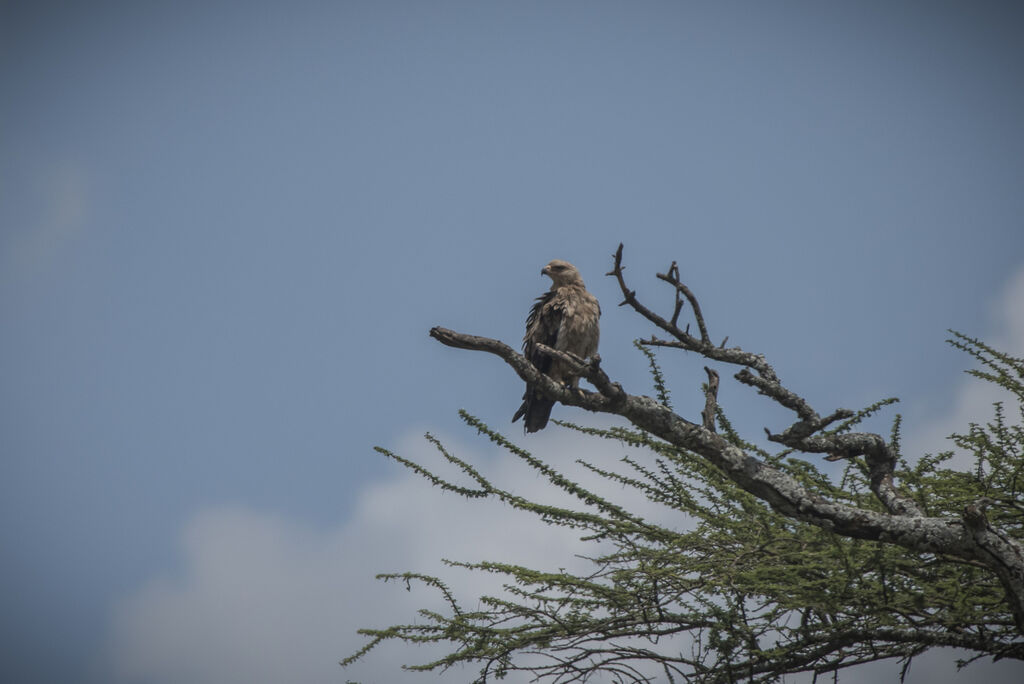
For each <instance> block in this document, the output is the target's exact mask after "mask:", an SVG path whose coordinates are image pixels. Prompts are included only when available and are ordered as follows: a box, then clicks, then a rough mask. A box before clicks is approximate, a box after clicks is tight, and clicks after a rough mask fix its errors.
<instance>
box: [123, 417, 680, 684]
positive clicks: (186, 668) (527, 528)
mask: <svg viewBox="0 0 1024 684" xmlns="http://www.w3.org/2000/svg"><path fill="white" fill-rule="evenodd" d="M578 439H579V438H578V436H577V435H575V433H571V434H567V432H566V431H564V430H558V429H557V428H555V429H551V430H549V431H547V432H545V433H542V434H541V435H540V436H538V437H535V438H531V439H529V440H524V442H526V443H527V444H528V445H529V446H530V447H531V448H535V449H536V453H537V454H538V455H544V457H546V458H547V459H549V460H550V461H553V462H557V463H559V464H563V465H564V464H568V463H570V462H571V461H572V460H573V459H574V458H576V457H578V456H579V455H581V454H580V442H579V441H578ZM444 441H445V443H446V445H449V446H450V447H451V448H453V450H454V453H456V454H457V455H459V456H462V457H467V458H469V459H470V461H471V462H472V463H474V465H480V466H482V471H484V474H485V476H486V477H489V478H492V481H495V482H501V483H502V484H503V485H504V486H506V487H507V488H510V489H511V490H512V491H514V492H515V493H517V494H522V495H525V496H530V497H536V498H539V499H541V500H543V499H545V498H547V499H548V500H549V501H558V502H559V503H560V504H561V505H565V504H566V501H565V496H564V493H563V494H561V495H559V494H558V493H557V490H553V489H552V488H551V487H550V486H549V485H547V484H546V482H545V481H544V480H543V479H542V478H541V477H540V476H538V475H537V474H536V473H535V472H534V471H533V470H531V469H530V468H528V467H526V466H525V465H524V464H522V463H521V462H520V461H519V460H518V459H516V458H514V457H513V456H511V455H509V454H508V453H506V452H489V453H482V452H483V451H484V450H483V449H481V448H480V445H477V446H475V447H466V446H464V445H460V444H459V441H458V440H454V439H445V440H444ZM584 444H586V445H587V447H588V449H587V451H586V454H585V457H586V458H587V459H588V460H590V461H591V462H594V463H597V464H601V465H604V466H609V465H611V464H612V463H613V462H614V461H616V460H617V459H619V458H620V457H621V456H622V454H623V449H622V448H620V447H619V446H618V445H616V444H614V443H611V442H606V441H604V440H599V439H592V440H587V441H586V442H584ZM398 451H399V453H401V454H402V455H403V456H406V457H410V458H413V459H415V460H417V461H418V462H421V463H424V464H430V465H431V466H432V467H437V468H438V469H441V470H445V471H446V472H449V473H450V469H445V468H442V467H441V466H439V465H438V464H439V462H440V456H439V454H437V452H436V451H434V449H433V447H431V446H430V445H429V444H427V443H426V442H425V441H424V440H423V439H422V438H419V437H416V438H412V437H410V438H408V439H405V440H404V443H403V444H402V445H401V447H400V449H399V450H398ZM583 475H584V477H583V479H585V480H587V481H590V482H594V481H596V480H597V478H596V476H592V475H587V474H583ZM452 476H453V477H455V476H456V475H454V474H453V475H452ZM608 489H609V488H608V487H607V486H606V487H605V490H608ZM610 495H611V496H614V497H616V498H617V499H619V500H621V499H624V498H626V497H627V496H628V497H629V498H630V499H632V503H633V505H636V504H637V497H636V495H634V494H630V493H629V492H625V491H623V490H621V489H620V488H618V487H611V491H610ZM648 505H649V504H648ZM668 515H669V514H668V513H666V512H664V511H662V512H660V515H659V517H662V518H667V517H668ZM671 515H672V517H673V518H674V519H675V520H674V521H673V522H675V523H677V525H679V526H681V525H682V524H684V521H683V520H681V519H678V518H679V514H671ZM665 522H670V521H669V520H667V519H666V520H665ZM579 536H580V533H579V532H576V533H573V532H570V531H567V530H564V529H560V528H556V527H552V526H546V525H544V524H542V523H540V522H539V521H536V520H534V519H533V518H531V516H529V515H527V514H525V513H520V512H516V511H513V510H512V509H510V508H509V507H508V506H506V505H503V504H500V503H496V502H490V501H486V502H480V501H467V500H465V499H463V498H461V497H458V496H456V495H454V494H449V493H442V492H440V491H439V490H438V489H436V488H433V487H431V486H429V483H427V482H426V481H425V480H423V479H422V478H419V477H418V476H415V475H413V474H411V473H409V472H408V471H405V470H404V469H403V470H401V471H399V472H397V473H396V474H395V475H394V476H393V477H391V478H390V479H388V480H387V481H385V482H381V483H378V484H376V485H374V486H372V487H369V488H368V489H367V490H366V491H365V492H364V493H363V495H362V496H361V497H360V500H359V502H358V504H357V506H356V509H355V511H354V513H353V515H352V517H351V518H350V519H349V520H348V521H346V522H345V523H344V524H341V525H339V526H337V527H335V528H333V529H325V530H315V529H311V528H310V527H309V526H306V525H303V524H301V523H298V522H296V521H293V520H288V519H286V518H285V517H282V516H280V515H271V514H267V513H261V512H258V511H252V510H246V509H239V508H220V509H212V510H207V511H204V512H202V513H200V514H198V515H196V516H195V517H194V518H193V519H192V520H191V521H189V523H188V524H187V525H186V526H185V530H184V532H183V534H182V540H181V545H182V554H183V561H182V563H183V565H182V569H181V572H180V573H177V574H176V575H174V576H168V577H161V578H159V579H155V580H153V581H151V582H150V583H148V584H147V585H146V586H144V587H142V588H140V589H139V590H138V591H136V592H135V593H133V594H132V595H131V596H129V597H127V598H126V599H125V600H124V601H122V602H121V604H120V605H119V606H117V608H116V611H115V617H114V621H113V628H112V632H111V636H110V648H109V654H108V659H107V661H108V662H107V665H108V666H109V668H110V669H111V671H112V673H113V676H114V678H115V679H117V680H119V681H133V682H150V683H152V684H163V683H168V684H170V683H172V682H173V683H179V682H190V683H192V684H204V683H208V684H214V683H216V684H231V683H233V682H246V683H247V684H259V683H261V682H266V683H268V684H269V683H271V682H274V683H278V682H300V683H307V682H339V681H344V680H345V679H346V678H351V679H356V680H359V681H363V682H367V683H369V682H374V681H388V682H391V681H404V677H405V676H410V677H415V676H414V675H404V673H401V672H399V671H398V664H399V663H410V662H413V663H415V662H423V661H426V660H428V658H429V653H430V651H429V650H428V649H414V650H411V651H410V650H408V649H407V650H403V651H401V652H399V650H398V649H397V648H396V649H392V650H391V651H390V652H389V651H388V649H386V648H383V649H381V650H378V651H374V653H373V654H372V655H371V656H370V657H368V658H367V659H366V662H364V663H361V664H357V665H355V666H353V667H351V668H349V669H347V670H344V671H343V670H342V669H341V668H340V667H339V666H338V664H337V662H338V660H340V659H341V658H343V657H344V656H346V655H349V654H350V653H352V652H353V651H355V650H357V649H358V648H359V647H360V646H361V645H362V644H363V643H364V641H365V640H364V638H363V637H360V636H358V635H357V634H356V633H355V630H356V629H357V628H359V627H384V626H387V625H389V624H392V623H394V622H408V621H411V620H414V619H415V611H416V610H418V609H419V608H423V607H432V608H440V604H439V602H438V600H437V597H436V596H435V595H434V594H433V593H432V592H430V590H427V589H421V588H414V590H413V591H412V592H410V593H407V592H406V591H404V590H403V588H402V587H399V586H396V585H394V584H386V585H385V584H383V583H381V582H375V581H374V580H373V576H374V575H375V574H376V573H379V572H392V571H399V572H401V571H406V570H409V571H416V572H422V573H425V574H438V575H441V576H445V577H452V578H454V580H455V581H453V582H452V585H453V586H457V593H458V595H459V596H460V597H461V598H463V599H465V600H472V599H474V598H475V597H477V596H479V595H480V594H481V593H486V592H492V593H493V592H494V591H496V590H497V589H498V585H499V584H500V578H498V577H494V576H488V575H483V574H481V573H467V572H465V571H461V570H458V569H446V568H444V567H443V566H442V565H441V563H440V560H439V559H440V558H442V557H444V558H449V559H452V560H465V561H478V560H496V561H503V560H504V561H510V562H512V561H514V562H517V563H521V564H526V565H532V566H535V567H539V568H546V569H552V570H557V569H558V568H559V567H566V568H577V569H579V568H582V567H584V566H585V565H586V564H587V562H586V561H583V560H582V559H579V558H574V556H573V554H574V553H579V552H581V551H582V550H583V549H584V545H582V544H581V543H580V542H579V540H578V537H579ZM588 550H589V551H591V552H592V549H589V548H588ZM470 605H471V606H472V607H475V604H472V603H471V604H470ZM383 673H386V674H383ZM467 674H468V673H467ZM422 677H423V675H420V676H419V678H417V681H422ZM459 678H460V679H461V678H463V677H459Z"/></svg>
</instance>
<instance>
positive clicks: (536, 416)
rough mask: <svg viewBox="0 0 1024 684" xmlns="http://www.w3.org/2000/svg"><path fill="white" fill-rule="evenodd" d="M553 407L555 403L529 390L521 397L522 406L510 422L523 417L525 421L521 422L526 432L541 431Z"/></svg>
mask: <svg viewBox="0 0 1024 684" xmlns="http://www.w3.org/2000/svg"><path fill="white" fill-rule="evenodd" d="M554 405H555V402H553V401H551V400H550V399H545V398H544V397H541V396H538V395H536V394H534V393H533V392H531V391H530V390H526V394H524V395H523V405H522V406H520V407H519V410H518V411H516V413H515V415H514V416H512V422H513V423H514V422H516V421H517V420H519V419H520V418H523V417H524V416H525V418H526V420H524V421H523V428H524V429H525V431H526V432H537V431H538V430H543V429H544V426H545V425H547V424H548V418H549V417H550V416H551V409H552V407H554Z"/></svg>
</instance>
